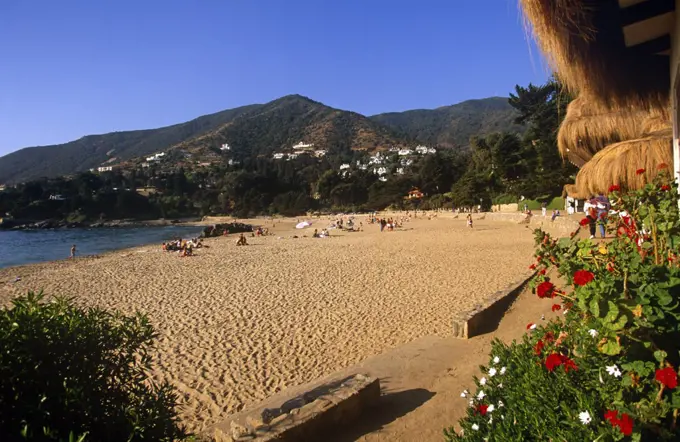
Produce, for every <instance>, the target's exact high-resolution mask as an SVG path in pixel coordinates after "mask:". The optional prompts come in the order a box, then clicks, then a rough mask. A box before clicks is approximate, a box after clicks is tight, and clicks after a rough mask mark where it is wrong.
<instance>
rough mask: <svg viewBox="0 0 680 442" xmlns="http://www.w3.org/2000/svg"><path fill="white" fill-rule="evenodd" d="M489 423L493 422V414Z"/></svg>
mask: <svg viewBox="0 0 680 442" xmlns="http://www.w3.org/2000/svg"><path fill="white" fill-rule="evenodd" d="M489 423H490V424H493V416H491V417H490V418H489Z"/></svg>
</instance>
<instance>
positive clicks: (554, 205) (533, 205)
mask: <svg viewBox="0 0 680 442" xmlns="http://www.w3.org/2000/svg"><path fill="white" fill-rule="evenodd" d="M515 202H517V205H518V210H524V204H526V205H527V206H528V207H529V208H530V209H531V210H541V204H543V201H538V200H528V199H525V200H523V201H515ZM546 202H547V205H546V208H547V209H548V210H553V209H557V210H564V198H559V197H557V198H551V199H550V200H549V201H546Z"/></svg>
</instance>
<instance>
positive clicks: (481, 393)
mask: <svg viewBox="0 0 680 442" xmlns="http://www.w3.org/2000/svg"><path fill="white" fill-rule="evenodd" d="M484 396H486V395H485V394H484V390H479V393H477V399H479V400H482V399H484Z"/></svg>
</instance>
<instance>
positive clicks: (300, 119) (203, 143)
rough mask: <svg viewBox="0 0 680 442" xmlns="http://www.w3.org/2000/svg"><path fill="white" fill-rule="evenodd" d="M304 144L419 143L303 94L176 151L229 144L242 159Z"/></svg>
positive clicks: (333, 147)
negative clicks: (300, 143)
mask: <svg viewBox="0 0 680 442" xmlns="http://www.w3.org/2000/svg"><path fill="white" fill-rule="evenodd" d="M299 142H304V143H308V144H314V146H315V148H321V149H326V150H328V152H329V153H340V152H348V151H350V150H365V151H373V150H376V149H385V150H386V149H388V148H389V147H391V146H402V145H407V144H412V143H413V142H414V140H411V139H409V138H408V137H405V136H403V135H397V134H396V133H395V131H393V130H392V129H389V128H387V127H385V126H383V125H380V124H378V123H376V122H374V121H372V120H371V119H369V118H367V117H365V116H363V115H361V114H358V113H356V112H349V111H344V110H339V109H334V108H331V107H328V106H326V105H324V104H322V103H319V102H316V101H313V100H311V99H309V98H306V97H303V96H300V95H287V96H285V97H282V98H279V99H278V100H274V101H271V102H269V103H267V104H265V105H262V106H260V107H258V108H257V109H254V110H253V111H251V112H248V113H246V114H244V115H242V116H240V117H239V118H235V119H234V120H232V121H230V122H229V123H227V124H225V125H223V126H222V127H220V128H218V129H217V130H215V131H212V132H209V133H207V134H205V135H203V136H201V137H197V138H194V139H191V140H188V141H186V142H182V143H180V144H179V145H177V146H174V148H179V149H182V150H184V151H187V152H190V153H199V152H200V151H201V150H205V149H210V148H212V149H216V148H219V147H220V146H221V145H222V144H224V143H228V144H229V145H230V146H231V153H232V154H233V155H235V157H236V158H238V159H241V160H243V159H248V158H251V157H256V156H258V155H270V154H272V153H273V152H277V151H281V150H286V149H290V148H291V147H292V146H294V145H295V144H297V143H299Z"/></svg>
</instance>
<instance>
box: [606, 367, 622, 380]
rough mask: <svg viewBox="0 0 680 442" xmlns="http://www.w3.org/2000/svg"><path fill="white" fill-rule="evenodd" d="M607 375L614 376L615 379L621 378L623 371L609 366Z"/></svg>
mask: <svg viewBox="0 0 680 442" xmlns="http://www.w3.org/2000/svg"><path fill="white" fill-rule="evenodd" d="M606 368H607V373H609V374H610V375H612V376H614V377H615V378H620V377H621V370H619V367H617V366H616V365H612V366H607V367H606Z"/></svg>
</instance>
